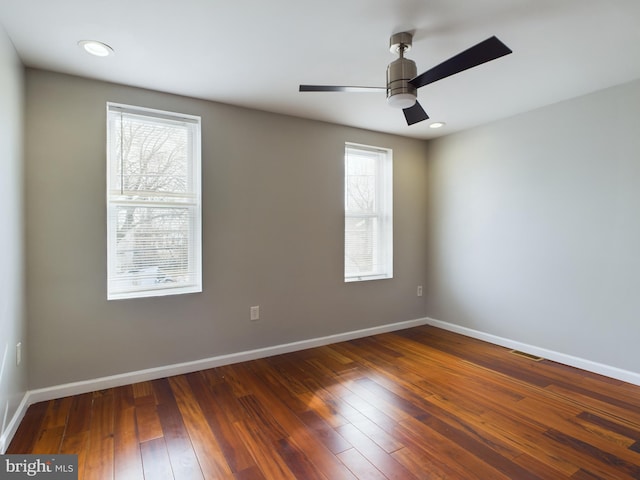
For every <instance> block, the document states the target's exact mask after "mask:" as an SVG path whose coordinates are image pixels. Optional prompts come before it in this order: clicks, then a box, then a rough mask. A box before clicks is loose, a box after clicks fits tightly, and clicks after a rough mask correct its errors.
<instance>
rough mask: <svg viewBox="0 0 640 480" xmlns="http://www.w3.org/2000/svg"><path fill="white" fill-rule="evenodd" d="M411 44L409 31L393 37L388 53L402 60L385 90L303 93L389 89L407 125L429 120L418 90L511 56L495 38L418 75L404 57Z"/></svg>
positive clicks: (319, 88)
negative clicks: (394, 54) (395, 54)
mask: <svg viewBox="0 0 640 480" xmlns="http://www.w3.org/2000/svg"><path fill="white" fill-rule="evenodd" d="M412 41H413V34H411V33H410V32H400V33H396V34H394V35H392V36H391V39H390V40H389V50H390V51H391V53H397V54H398V55H399V58H397V59H396V60H394V61H393V62H391V63H390V64H389V65H388V66H387V86H386V87H355V86H341V85H300V91H301V92H376V91H381V90H386V92H387V103H388V104H389V105H391V106H392V107H395V108H401V109H402V111H403V112H404V116H405V118H406V120H407V125H413V124H414V123H418V122H421V121H423V120H426V119H427V118H429V115H427V113H426V112H425V111H424V109H423V108H422V106H421V105H420V104H419V103H418V100H417V97H418V88H420V87H424V86H425V85H429V84H430V83H433V82H437V81H438V80H442V79H443V78H446V77H450V76H451V75H455V74H456V73H460V72H463V71H464V70H468V69H469V68H473V67H477V66H478V65H481V64H483V63H486V62H489V61H491V60H495V59H496V58H500V57H503V56H505V55H508V54H510V53H512V52H511V49H510V48H509V47H507V46H506V45H505V44H504V43H502V42H501V41H500V40H498V38H496V37H495V36H493V37H490V38H488V39H486V40H484V41H483V42H480V43H478V44H477V45H474V46H473V47H471V48H468V49H467V50H465V51H463V52H460V53H459V54H457V55H454V56H453V57H451V58H449V59H448V60H445V61H444V62H442V63H440V64H439V65H436V66H435V67H433V68H431V69H430V70H427V71H426V72H424V73H421V74H420V75H417V68H416V63H415V62H414V61H413V60H410V59H408V58H404V54H405V53H406V52H408V51H409V50H410V49H411V45H412Z"/></svg>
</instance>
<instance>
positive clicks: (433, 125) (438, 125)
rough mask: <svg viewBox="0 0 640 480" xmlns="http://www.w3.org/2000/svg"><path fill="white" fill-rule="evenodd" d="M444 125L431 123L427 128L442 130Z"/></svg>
mask: <svg viewBox="0 0 640 480" xmlns="http://www.w3.org/2000/svg"><path fill="white" fill-rule="evenodd" d="M445 125H446V123H444V122H433V123H431V124H430V125H429V128H442V127H444V126H445Z"/></svg>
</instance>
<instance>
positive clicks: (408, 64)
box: [387, 57, 418, 108]
mask: <svg viewBox="0 0 640 480" xmlns="http://www.w3.org/2000/svg"><path fill="white" fill-rule="evenodd" d="M417 73H418V69H417V68H416V63H415V62H414V61H413V60H409V59H408V58H404V57H400V58H398V59H397V60H394V61H393V62H391V63H390V64H389V66H388V67H387V103H389V105H391V106H392V107H396V108H409V107H411V106H413V104H414V103H416V98H417V95H418V89H417V88H416V87H414V86H413V85H411V84H410V83H409V80H411V79H412V78H415V77H416V75H417Z"/></svg>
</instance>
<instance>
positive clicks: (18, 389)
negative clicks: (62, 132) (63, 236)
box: [0, 26, 27, 450]
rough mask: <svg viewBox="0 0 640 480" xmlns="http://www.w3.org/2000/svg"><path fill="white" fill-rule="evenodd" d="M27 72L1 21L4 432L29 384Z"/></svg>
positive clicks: (0, 397) (0, 412) (0, 382)
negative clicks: (25, 357) (19, 353)
mask: <svg viewBox="0 0 640 480" xmlns="http://www.w3.org/2000/svg"><path fill="white" fill-rule="evenodd" d="M22 77H23V68H22V64H21V63H20V61H19V60H18V56H17V54H16V52H15V50H14V48H13V45H12V43H11V41H10V40H9V38H8V37H7V35H6V33H5V31H4V30H3V28H2V26H0V219H2V230H1V232H2V233H1V234H0V436H4V434H6V429H7V426H8V423H9V422H10V421H11V419H12V417H13V415H14V414H15V412H16V409H17V407H18V404H19V403H20V401H21V400H22V397H23V396H24V393H25V391H26V389H27V375H26V361H23V363H21V365H20V366H19V367H17V366H16V353H15V348H16V343H18V342H23V343H24V341H25V340H26V324H25V314H24V253H23V235H24V225H23V190H22V183H23V171H22V133H23V132H22V130H23V120H22V111H23V108H24V107H23V78H22ZM25 347H26V345H25ZM3 440H4V438H3ZM0 450H2V445H0Z"/></svg>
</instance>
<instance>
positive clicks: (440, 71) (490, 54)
mask: <svg viewBox="0 0 640 480" xmlns="http://www.w3.org/2000/svg"><path fill="white" fill-rule="evenodd" d="M510 53H512V52H511V49H510V48H509V47H507V46H506V45H505V44H504V43H502V42H501V41H500V40H498V38H497V37H495V36H494V37H491V38H487V39H486V40H485V41H483V42H480V43H478V44H477V45H474V46H473V47H471V48H468V49H467V50H465V51H464V52H460V53H459V54H457V55H455V56H453V57H451V58H450V59H449V60H445V61H444V62H442V63H441V64H439V65H437V66H435V67H433V68H432V69H430V70H427V71H426V72H424V73H422V74H420V75H418V76H417V77H415V78H413V79H411V80H409V83H410V84H411V85H413V86H414V87H416V88H420V87H424V86H425V85H428V84H430V83H433V82H437V81H438V80H441V79H443V78H446V77H450V76H451V75H455V74H456V73H460V72H463V71H465V70H468V69H469V68H473V67H477V66H478V65H482V64H483V63H486V62H489V61H491V60H495V59H496V58H500V57H503V56H505V55H508V54H510Z"/></svg>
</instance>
